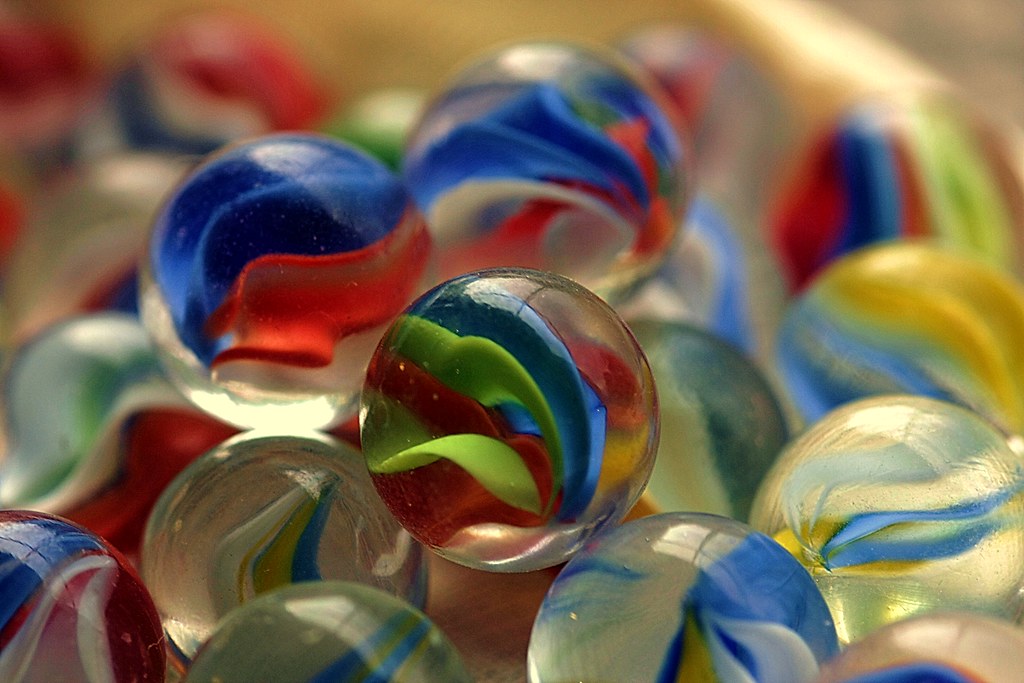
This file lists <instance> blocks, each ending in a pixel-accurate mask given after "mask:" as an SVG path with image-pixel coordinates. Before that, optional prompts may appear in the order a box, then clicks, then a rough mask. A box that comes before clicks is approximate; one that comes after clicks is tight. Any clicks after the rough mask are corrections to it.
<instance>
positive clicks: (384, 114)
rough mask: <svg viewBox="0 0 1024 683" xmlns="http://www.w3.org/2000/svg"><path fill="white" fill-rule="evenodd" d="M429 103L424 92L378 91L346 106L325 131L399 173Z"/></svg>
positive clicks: (398, 89)
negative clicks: (411, 139) (412, 131)
mask: <svg viewBox="0 0 1024 683" xmlns="http://www.w3.org/2000/svg"><path fill="white" fill-rule="evenodd" d="M426 103H427V93H426V91H424V90H418V89H416V88H383V89H380V90H374V91H372V92H370V93H368V94H366V95H364V96H362V97H360V98H359V99H357V100H355V101H353V102H352V103H351V104H349V105H347V106H345V107H344V108H343V109H342V110H341V112H340V113H339V114H338V115H337V116H336V117H335V118H334V119H332V120H331V121H329V122H328V123H327V125H326V126H325V127H324V131H325V132H326V133H328V134H329V135H333V136H334V137H338V138H341V139H342V140H346V141H348V142H351V143H352V144H354V145H356V146H357V147H360V148H361V149H365V150H366V151H367V152H369V153H370V154H372V155H373V156H375V157H377V158H378V159H380V160H381V161H383V162H384V163H385V164H387V165H388V167H389V168H392V169H395V170H396V171H397V170H398V169H399V168H400V167H401V165H402V154H403V152H404V150H405V142H406V139H407V138H408V137H409V132H410V131H411V130H412V127H413V126H414V125H415V124H416V121H417V120H418V119H419V117H420V113H421V112H422V110H423V108H424V106H426Z"/></svg>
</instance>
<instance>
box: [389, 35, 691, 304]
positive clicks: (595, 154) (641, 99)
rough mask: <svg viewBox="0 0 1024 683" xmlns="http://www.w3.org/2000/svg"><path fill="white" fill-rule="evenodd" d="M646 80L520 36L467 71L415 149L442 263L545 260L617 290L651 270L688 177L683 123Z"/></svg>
mask: <svg viewBox="0 0 1024 683" xmlns="http://www.w3.org/2000/svg"><path fill="white" fill-rule="evenodd" d="M648 85H650V84H647V83H646V82H645V81H643V80H642V79H641V78H640V77H639V76H638V75H637V74H636V73H635V72H633V71H631V70H630V69H629V68H628V66H627V65H626V64H625V63H623V62H619V61H617V60H615V59H614V58H613V56H612V55H609V54H604V53H599V52H595V51H591V50H589V49H584V48H582V47H577V46H574V45H571V44H562V43H525V44H517V45H513V46H510V47H507V48H504V49H501V50H497V51H495V52H493V53H491V54H489V55H486V56H484V57H482V58H481V59H480V60H478V61H477V62H476V63H474V64H472V65H470V66H469V67H467V68H466V69H464V70H463V71H462V72H460V73H459V74H458V75H457V76H456V77H455V78H454V79H453V80H452V82H451V83H449V85H448V87H447V88H446V89H444V90H443V91H442V92H440V93H439V94H438V95H437V96H436V97H435V99H434V100H433V102H432V103H431V104H430V105H428V107H427V108H426V111H425V112H424V113H423V115H422V117H421V119H420V120H419V122H418V124H417V125H416V127H415V128H414V130H413V132H412V133H411V136H410V139H409V143H408V145H407V147H406V152H405V157H404V161H403V169H404V177H405V180H406V182H407V184H408V186H409V188H410V191H411V192H412V194H413V196H414V197H415V199H416V203H417V204H418V205H419V207H420V209H421V210H422V211H423V213H424V215H425V216H426V217H427V222H428V224H429V225H430V228H431V231H432V234H433V235H434V238H435V240H436V242H437V243H438V247H439V248H440V249H443V250H444V252H445V258H444V259H443V262H441V263H440V264H439V266H440V270H441V272H440V275H441V276H442V277H454V276H456V275H459V274H462V273H465V272H469V271H471V270H476V269H479V268H485V267H500V266H518V267H525V268H535V269H540V270H548V271H552V272H557V273H559V274H562V275H566V276H569V277H572V278H573V279H576V280H577V281H579V282H580V283H581V284H583V285H584V286H586V287H588V288H589V289H592V290H594V291H595V292H597V293H598V294H600V295H602V296H606V297H608V296H610V297H613V298H614V297H616V296H619V295H622V294H623V293H624V292H626V291H628V290H629V289H630V288H631V287H633V286H634V285H635V284H636V282H637V281H638V280H641V279H643V278H644V277H646V276H647V275H650V273H651V272H652V271H653V270H654V269H655V268H656V267H657V265H658V263H660V261H661V259H662V258H663V257H664V255H665V253H666V251H667V250H668V248H669V245H670V244H671V243H672V240H673V239H674V236H675V234H676V231H677V229H678V226H679V225H680V219H681V217H682V214H683V212H684V210H685V206H686V203H687V200H688V197H689V189H690V188H689V178H688V176H687V167H686V161H687V158H686V151H685V147H684V145H683V143H682V142H681V141H680V139H679V137H678V132H677V131H678V129H677V127H676V125H675V121H674V119H673V118H672V116H671V114H670V113H669V110H668V109H666V108H664V107H663V106H662V105H663V104H665V102H664V100H663V99H662V96H661V94H660V91H658V90H656V89H654V88H653V87H648Z"/></svg>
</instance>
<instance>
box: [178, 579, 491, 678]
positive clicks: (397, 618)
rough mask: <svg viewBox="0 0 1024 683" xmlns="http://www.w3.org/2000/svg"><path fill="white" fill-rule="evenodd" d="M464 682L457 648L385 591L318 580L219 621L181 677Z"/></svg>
mask: <svg viewBox="0 0 1024 683" xmlns="http://www.w3.org/2000/svg"><path fill="white" fill-rule="evenodd" d="M257 680H259V681H269V680H272V681H276V682H277V683H307V682H308V683H314V682H315V681H357V680H358V681H374V682H375V683H432V682H434V681H445V682H446V683H469V681H470V680H472V679H471V678H470V677H469V674H468V673H466V669H465V668H464V666H463V664H462V660H461V659H460V658H459V653H458V652H457V651H456V650H455V647H454V646H453V645H452V644H451V642H450V641H449V640H448V639H447V637H445V635H444V634H443V633H442V632H441V631H440V630H439V629H438V628H437V627H436V626H435V625H434V624H433V623H432V622H431V621H430V620H429V619H428V618H427V617H426V616H425V615H424V614H423V613H422V612H420V611H419V610H418V609H416V608H415V607H413V606H412V605H410V604H408V603H405V602H403V601H401V600H399V599H398V598H396V597H394V596H391V595H389V594H387V593H384V592H383V591H380V590H378V589H375V588H372V587H370V586H364V585H360V584H356V583H351V582H344V581H319V582H316V583H302V584H293V585H291V586H286V587H283V588H278V589H276V590H273V591H271V592H269V593H267V594H265V595H261V596H259V597H258V598H256V599H254V600H252V601H251V602H247V603H246V604H244V605H242V606H241V607H239V608H238V609H236V610H234V611H233V612H231V613H230V614H228V615H227V616H226V617H225V618H224V619H223V620H221V621H220V622H219V623H218V624H217V630H216V631H215V632H214V634H213V636H211V638H210V640H209V641H208V642H207V643H206V644H205V645H204V646H203V647H202V649H201V650H200V651H199V654H198V655H197V656H196V658H195V661H194V662H193V663H192V667H191V668H190V669H189V671H188V674H187V675H186V677H185V683H251V682H252V681H257Z"/></svg>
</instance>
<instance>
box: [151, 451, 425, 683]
mask: <svg viewBox="0 0 1024 683" xmlns="http://www.w3.org/2000/svg"><path fill="white" fill-rule="evenodd" d="M141 573H142V577H143V579H145V581H146V585H147V586H149V589H150V591H151V592H152V594H153V600H154V601H155V602H156V606H157V609H158V610H159V612H160V616H161V619H162V620H163V624H164V630H165V631H166V633H167V640H168V647H169V649H170V651H171V653H172V657H173V659H174V662H173V663H174V664H175V666H177V667H180V668H181V669H182V670H184V669H185V668H187V665H188V662H189V660H190V659H191V658H192V657H193V656H194V655H195V653H196V651H197V650H198V649H199V646H200V645H202V643H203V642H204V641H205V640H206V639H207V638H208V637H209V636H210V634H211V633H212V632H213V628H214V626H215V625H216V623H217V621H218V620H219V619H220V618H222V617H223V616H224V615H226V614H227V613H228V612H229V611H231V610H232V609H234V608H236V607H237V606H239V605H241V604H243V603H246V602H248V601H250V600H252V599H253V598H254V597H256V596H258V595H262V594H263V593H266V592H268V591H271V590H273V589H275V588H278V587H280V586H285V585H288V584H292V583H300V582H303V581H322V580H334V579H337V580H352V581H359V582H364V583H367V584H371V585H374V586H376V587H379V588H381V589H382V590H386V591H387V592H389V593H393V594H396V595H398V596H401V597H402V598H405V599H407V600H410V601H411V602H413V603H415V604H417V605H422V604H423V603H424V601H425V599H426V564H425V562H424V561H423V553H422V548H421V547H420V546H419V545H418V544H416V543H415V542H414V541H413V540H412V539H411V538H410V536H409V534H407V533H406V532H405V531H404V530H403V529H402V527H401V526H399V525H398V522H396V521H395V520H394V518H393V517H392V516H391V515H390V514H389V513H388V511H387V508H385V507H384V505H383V504H382V503H381V502H380V500H379V499H378V498H377V496H376V494H375V493H374V490H373V485H372V484H371V483H370V480H369V476H368V475H367V473H366V468H365V466H364V465H363V460H362V457H361V456H360V454H359V452H358V451H357V450H355V449H354V448H352V447H351V446H347V445H345V444H343V443H341V442H340V441H337V440H335V439H333V438H331V437H329V436H325V435H322V434H319V433H314V432H310V433H309V434H306V435H301V434H298V433H296V435H294V436H292V435H288V436H277V435H270V434H265V433H260V432H258V431H254V432H247V433H244V434H240V435H239V436H237V437H234V438H232V439H229V440H228V441H225V442H224V443H223V444H222V445H220V446H218V447H217V448H215V449H213V450H212V451H210V452H208V453H206V454H205V455H203V456H202V457H200V458H199V459H198V460H196V461H195V462H193V463H192V464H191V465H190V466H189V467H188V468H187V469H186V470H185V471H184V472H182V473H181V474H180V475H179V476H178V477H177V478H176V479H175V480H174V481H173V482H171V484H170V485H169V486H168V487H167V488H166V489H165V490H164V492H163V494H162V495H161V496H160V499H159V500H158V501H157V504H156V506H155V507H154V509H153V512H152V514H151V515H150V518H149V521H148V522H147V524H146V533H145V537H144V539H143V545H142V553H141Z"/></svg>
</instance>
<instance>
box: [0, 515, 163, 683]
mask: <svg viewBox="0 0 1024 683" xmlns="http://www.w3.org/2000/svg"><path fill="white" fill-rule="evenodd" d="M0 576H2V577H3V579H2V580H0V598H2V599H0V604H2V605H3V608H2V609H0V628H2V630H3V634H4V637H3V640H2V643H0V680H3V681H10V682H11V683H53V682H54V681H89V682H90V683H91V682H96V683H98V682H100V681H105V682H110V683H137V682H139V681H154V682H157V683H158V682H160V681H163V680H164V668H165V655H164V649H163V643H162V640H163V634H162V632H161V630H160V619H159V617H158V616H157V613H156V609H155V608H154V607H153V601H152V600H151V599H150V597H149V594H148V593H147V592H146V588H145V586H143V584H142V582H141V581H140V580H139V577H138V576H137V575H136V573H135V571H134V570H133V569H132V567H131V565H130V564H129V563H128V561H127V560H126V559H125V558H124V557H123V556H122V555H121V554H120V553H118V552H117V551H116V550H114V549H113V548H112V547H110V546H109V545H108V544H107V543H106V542H105V541H103V540H102V539H101V538H100V537H98V536H96V535H94V534H92V533H90V532H89V531H86V530H85V529H83V528H81V527H79V526H77V525H75V524H72V523H70V522H68V521H66V520H63V519H61V518H59V517H53V516H51V515H46V514H42V513H34V512H25V511H20V510H0Z"/></svg>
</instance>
